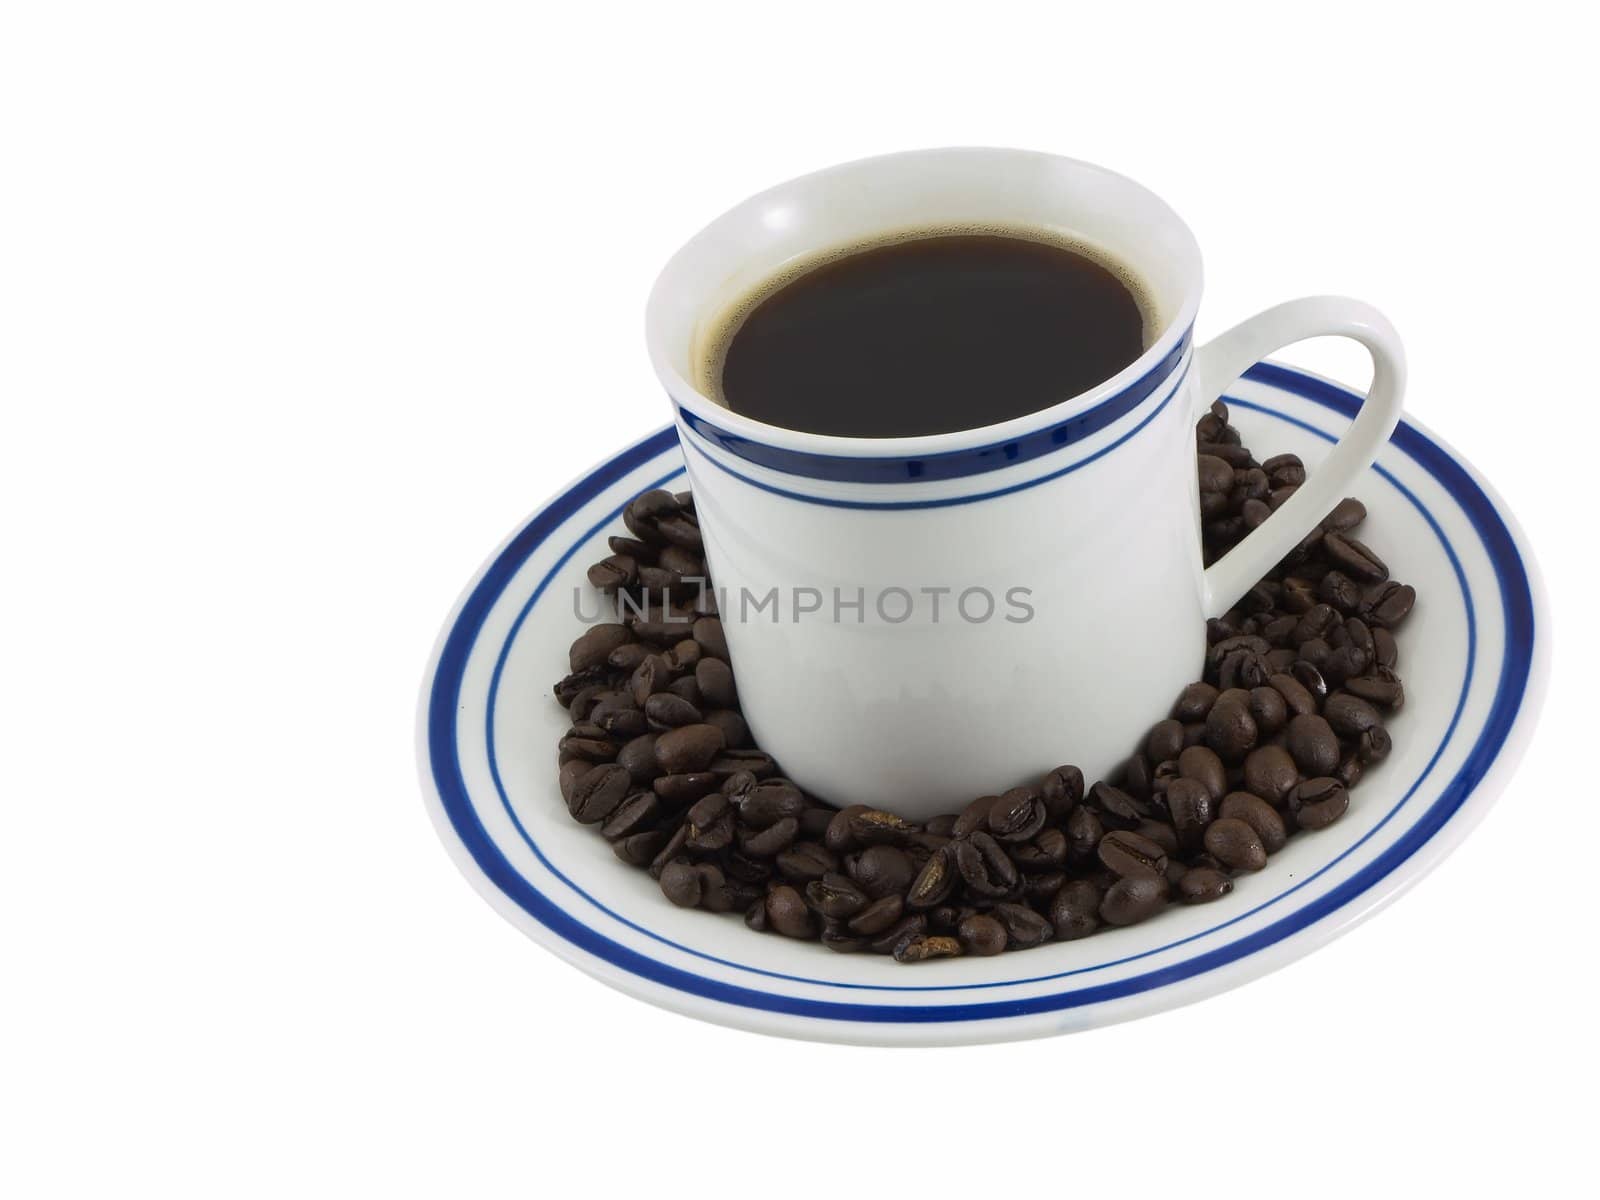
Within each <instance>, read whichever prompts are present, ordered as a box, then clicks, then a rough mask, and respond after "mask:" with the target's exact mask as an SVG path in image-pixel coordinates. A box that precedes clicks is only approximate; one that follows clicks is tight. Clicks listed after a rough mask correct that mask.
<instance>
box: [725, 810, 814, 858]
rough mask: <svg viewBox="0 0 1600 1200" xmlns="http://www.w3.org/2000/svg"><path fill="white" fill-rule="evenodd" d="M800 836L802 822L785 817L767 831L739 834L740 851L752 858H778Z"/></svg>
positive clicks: (753, 830)
mask: <svg viewBox="0 0 1600 1200" xmlns="http://www.w3.org/2000/svg"><path fill="white" fill-rule="evenodd" d="M799 836H800V822H799V820H798V819H797V818H795V817H785V818H784V819H783V820H781V821H778V822H776V823H775V824H772V825H768V826H767V827H766V828H765V829H759V830H755V829H745V830H741V831H740V833H739V849H740V850H742V851H744V852H745V853H746V854H748V855H750V857H752V858H776V857H777V856H778V855H779V854H780V853H782V852H783V851H785V850H787V849H788V848H789V847H790V846H792V845H793V844H794V840H795V838H797V837H799Z"/></svg>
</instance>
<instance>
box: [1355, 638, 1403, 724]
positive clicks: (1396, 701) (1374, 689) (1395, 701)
mask: <svg viewBox="0 0 1600 1200" xmlns="http://www.w3.org/2000/svg"><path fill="white" fill-rule="evenodd" d="M1377 632H1380V633H1381V632H1382V630H1378V631H1377ZM1378 670H1379V671H1380V672H1384V671H1385V670H1386V669H1385V668H1383V667H1379V668H1378ZM1344 690H1345V691H1347V692H1349V693H1350V694H1351V695H1352V696H1355V697H1358V698H1359V699H1362V700H1365V701H1366V702H1367V703H1368V704H1375V705H1378V706H1379V707H1381V708H1386V709H1388V710H1389V711H1391V712H1393V711H1394V710H1395V709H1397V708H1400V707H1401V706H1402V705H1404V704H1405V702H1406V691H1405V688H1404V687H1402V686H1401V683H1400V680H1399V678H1398V677H1396V676H1395V674H1394V673H1393V672H1392V671H1389V672H1387V673H1386V674H1381V673H1380V674H1378V675H1357V676H1355V677H1354V678H1352V679H1346V680H1345V681H1344Z"/></svg>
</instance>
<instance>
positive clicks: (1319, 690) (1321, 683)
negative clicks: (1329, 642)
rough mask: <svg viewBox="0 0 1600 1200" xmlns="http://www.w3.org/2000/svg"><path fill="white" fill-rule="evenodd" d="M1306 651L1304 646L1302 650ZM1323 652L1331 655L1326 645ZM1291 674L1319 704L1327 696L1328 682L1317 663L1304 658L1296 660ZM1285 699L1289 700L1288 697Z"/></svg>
mask: <svg viewBox="0 0 1600 1200" xmlns="http://www.w3.org/2000/svg"><path fill="white" fill-rule="evenodd" d="M1310 644H1311V643H1309V642H1308V643H1306V645H1310ZM1304 649H1305V647H1304V646H1302V647H1301V650H1302V651H1304ZM1323 651H1324V653H1325V654H1326V653H1331V651H1329V650H1328V648H1327V646H1326V645H1325V644H1324V646H1323ZM1289 674H1290V675H1292V676H1294V678H1295V680H1296V681H1298V682H1299V684H1300V686H1301V687H1303V688H1304V689H1305V690H1306V691H1307V693H1309V694H1310V695H1311V696H1312V697H1313V698H1314V699H1315V700H1317V701H1318V702H1320V701H1321V700H1322V699H1323V698H1324V697H1325V696H1327V694H1328V682H1327V680H1325V679H1324V678H1323V677H1322V672H1321V671H1320V670H1319V669H1318V668H1317V666H1316V664H1315V663H1312V662H1308V661H1307V660H1306V659H1304V658H1299V659H1296V660H1295V663H1294V666H1292V667H1290V668H1289ZM1284 698H1285V699H1288V697H1284Z"/></svg>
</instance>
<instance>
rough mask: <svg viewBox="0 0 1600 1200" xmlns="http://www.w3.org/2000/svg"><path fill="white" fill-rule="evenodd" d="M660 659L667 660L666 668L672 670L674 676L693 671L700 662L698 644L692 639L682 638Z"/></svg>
mask: <svg viewBox="0 0 1600 1200" xmlns="http://www.w3.org/2000/svg"><path fill="white" fill-rule="evenodd" d="M661 657H662V658H664V659H666V660H667V666H669V667H671V668H672V671H673V673H674V674H681V673H682V672H684V671H693V670H694V668H695V664H696V663H698V662H699V661H700V643H699V642H697V641H695V640H694V639H693V638H684V639H683V640H682V641H681V642H678V643H677V644H676V645H675V646H673V647H672V649H671V650H668V651H667V652H666V653H665V654H663V655H662V656H661Z"/></svg>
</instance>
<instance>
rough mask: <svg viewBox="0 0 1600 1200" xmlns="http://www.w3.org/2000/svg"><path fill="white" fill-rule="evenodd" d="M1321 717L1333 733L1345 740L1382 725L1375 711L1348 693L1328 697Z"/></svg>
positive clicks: (1380, 718) (1381, 720) (1363, 701)
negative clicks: (1331, 728)
mask: <svg viewBox="0 0 1600 1200" xmlns="http://www.w3.org/2000/svg"><path fill="white" fill-rule="evenodd" d="M1322 715H1323V718H1324V719H1325V720H1326V721H1327V722H1328V724H1329V725H1331V726H1332V727H1333V731H1334V732H1335V733H1337V734H1339V735H1340V736H1341V737H1347V738H1357V737H1360V736H1361V735H1362V734H1363V733H1365V732H1366V731H1367V730H1369V729H1371V728H1373V727H1374V726H1376V725H1381V724H1383V718H1382V717H1381V716H1379V715H1378V710H1377V709H1375V708H1373V707H1372V705H1370V704H1368V703H1367V702H1366V701H1365V700H1363V699H1361V698H1360V697H1359V696H1353V695H1351V694H1350V693H1349V692H1340V693H1339V694H1338V695H1335V696H1329V697H1328V702H1327V703H1326V704H1324V705H1323V706H1322Z"/></svg>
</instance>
